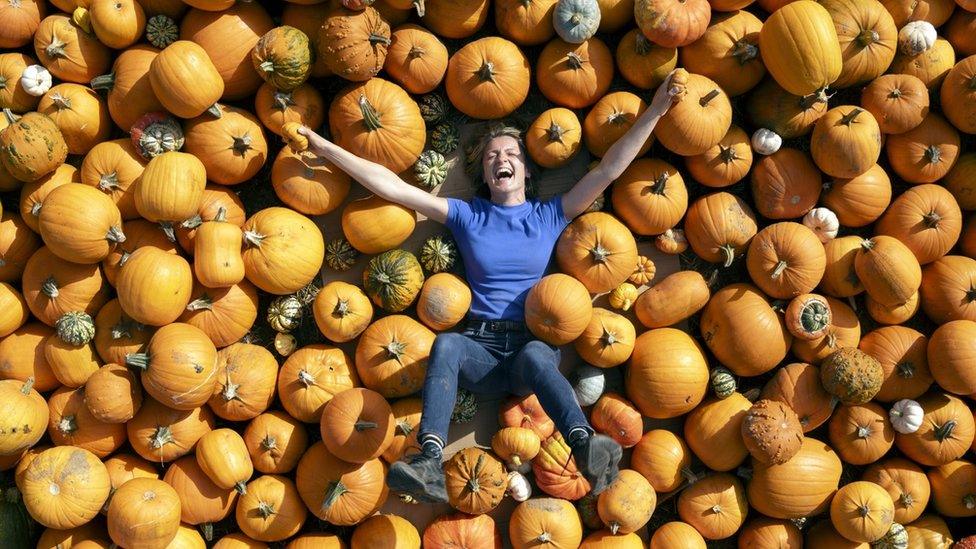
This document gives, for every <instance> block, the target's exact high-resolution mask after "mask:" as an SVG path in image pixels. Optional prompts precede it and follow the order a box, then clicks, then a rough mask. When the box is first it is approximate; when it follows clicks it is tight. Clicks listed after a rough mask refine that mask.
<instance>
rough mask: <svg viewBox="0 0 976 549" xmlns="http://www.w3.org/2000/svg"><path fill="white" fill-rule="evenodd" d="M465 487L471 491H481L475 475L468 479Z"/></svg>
mask: <svg viewBox="0 0 976 549" xmlns="http://www.w3.org/2000/svg"><path fill="white" fill-rule="evenodd" d="M467 488H468V490H470V491H471V492H473V493H475V494H477V493H478V492H480V491H481V484H480V483H479V482H478V478H477V477H472V478H470V479H468V484H467Z"/></svg>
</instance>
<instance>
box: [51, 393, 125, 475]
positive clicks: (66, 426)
mask: <svg viewBox="0 0 976 549" xmlns="http://www.w3.org/2000/svg"><path fill="white" fill-rule="evenodd" d="M48 407H49V408H50V416H49V421H48V434H49V435H50V436H51V441H52V442H53V443H54V444H55V445H56V446H75V447H78V448H83V449H85V450H88V451H89V452H91V453H93V454H95V456H96V457H98V458H99V459H104V458H106V457H108V456H109V455H110V454H111V453H112V452H114V451H116V450H118V449H119V447H120V446H122V444H124V443H125V436H126V435H125V426H124V425H121V424H113V423H103V422H101V421H99V420H98V419H96V418H95V417H94V416H92V415H91V412H89V411H88V408H87V407H86V406H85V391H84V390H83V389H69V388H67V387H62V388H60V389H58V390H57V391H55V392H54V394H52V395H51V397H50V398H49V399H48Z"/></svg>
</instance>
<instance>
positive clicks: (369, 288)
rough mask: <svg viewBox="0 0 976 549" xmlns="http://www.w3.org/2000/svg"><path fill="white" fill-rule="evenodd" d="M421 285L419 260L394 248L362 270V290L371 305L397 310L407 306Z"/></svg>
mask: <svg viewBox="0 0 976 549" xmlns="http://www.w3.org/2000/svg"><path fill="white" fill-rule="evenodd" d="M423 284H424V273H423V270H422V269H421V267H420V262H418V261H417V258H416V257H414V255H413V254H411V253H410V252H407V251H404V250H400V249H395V250H390V251H387V252H383V253H382V254H380V255H378V256H376V257H374V258H373V259H371V260H370V261H369V264H368V265H367V266H366V269H365V270H364V271H363V290H364V291H365V292H366V295H368V296H369V297H370V299H371V300H372V301H373V303H374V304H376V305H377V306H378V307H381V308H383V309H385V310H387V311H390V312H393V313H397V312H400V311H402V310H404V309H406V308H407V307H409V306H410V304H411V303H413V301H414V300H415V299H416V298H417V295H418V294H419V293H420V289H421V287H423Z"/></svg>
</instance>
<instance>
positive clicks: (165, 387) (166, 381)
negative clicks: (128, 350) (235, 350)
mask: <svg viewBox="0 0 976 549" xmlns="http://www.w3.org/2000/svg"><path fill="white" fill-rule="evenodd" d="M126 365H127V366H131V367H134V368H137V369H139V370H141V379H142V386H143V387H144V388H145V389H146V392H147V393H149V394H150V395H151V396H152V397H153V398H155V399H156V400H158V401H159V402H161V403H162V404H165V405H166V406H169V407H170V408H175V409H177V410H192V409H194V408H197V407H199V406H202V405H203V404H205V403H206V402H207V400H209V399H210V395H212V394H213V390H214V387H215V386H216V383H217V377H216V376H217V349H216V348H215V347H214V344H213V343H212V342H211V341H210V338H208V337H207V335H206V334H205V333H203V331H201V330H200V329H199V328H194V327H193V326H190V325H189V324H183V323H179V322H174V323H172V324H167V325H166V326H163V327H162V328H160V329H159V330H157V331H156V333H155V334H153V337H152V339H150V340H149V344H148V345H147V347H146V349H145V351H144V352H141V353H133V354H130V355H128V356H126Z"/></svg>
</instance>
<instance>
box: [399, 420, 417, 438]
mask: <svg viewBox="0 0 976 549" xmlns="http://www.w3.org/2000/svg"><path fill="white" fill-rule="evenodd" d="M396 428H397V430H398V431H400V434H401V435H403V436H408V435H410V433H412V432H413V426H412V425H410V423H408V422H407V421H406V420H403V419H400V420H397V422H396Z"/></svg>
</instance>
